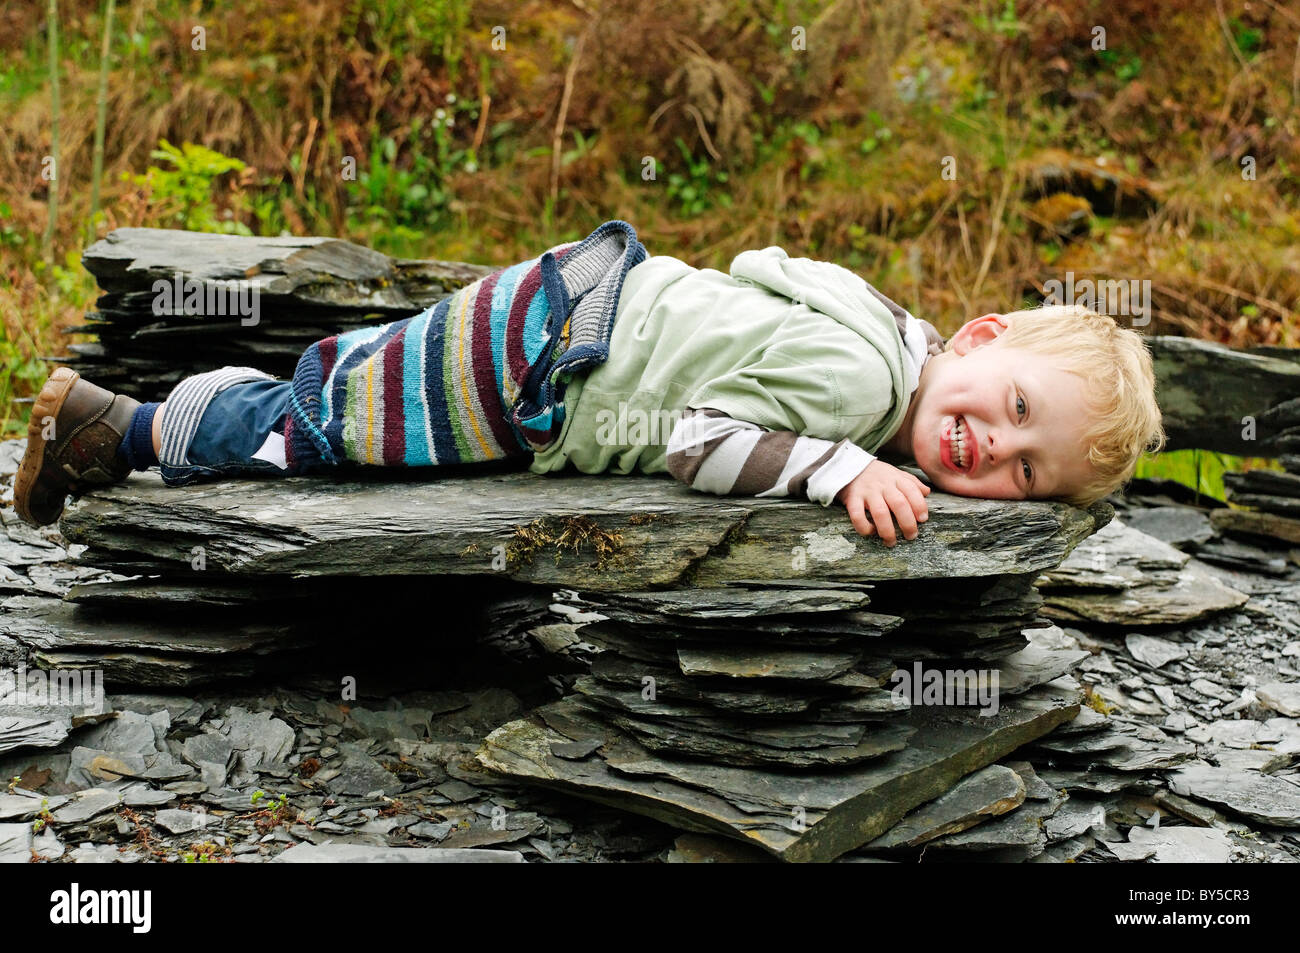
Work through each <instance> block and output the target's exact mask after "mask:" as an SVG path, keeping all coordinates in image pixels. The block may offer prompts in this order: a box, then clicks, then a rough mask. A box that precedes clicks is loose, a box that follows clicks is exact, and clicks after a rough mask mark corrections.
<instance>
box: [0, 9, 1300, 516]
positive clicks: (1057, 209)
mask: <svg viewBox="0 0 1300 953" xmlns="http://www.w3.org/2000/svg"><path fill="white" fill-rule="evenodd" d="M104 8H105V3H104V2H103V0H58V2H57V11H58V12H57V16H58V20H57V22H58V43H59V47H58V52H57V56H56V57H55V62H56V63H57V79H58V94H57V96H58V99H57V102H58V115H59V125H58V150H59V175H58V178H57V189H58V217H57V221H56V222H55V227H54V229H53V231H52V233H51V234H50V235H49V241H48V247H44V246H43V241H42V239H43V237H44V234H45V232H46V225H47V221H48V215H49V204H50V203H49V200H50V197H51V195H50V189H51V182H49V181H48V180H47V179H46V178H45V177H43V176H42V170H43V168H44V165H43V160H44V158H45V157H46V156H49V155H51V154H52V149H53V129H52V122H51V117H52V111H53V105H54V102H55V99H54V96H55V93H54V84H53V83H52V77H51V69H50V57H49V52H48V48H47V47H48V43H47V41H48V32H47V31H48V28H49V22H50V21H49V16H48V13H47V11H48V6H47V0H10V2H8V3H6V4H5V6H4V7H3V9H0V108H3V112H4V118H3V120H2V121H0V321H2V323H3V336H0V426H2V428H3V430H6V431H15V430H21V428H22V426H23V422H24V416H25V413H26V411H25V409H24V408H25V406H26V405H25V404H23V403H22V399H23V398H25V397H28V398H29V397H30V395H31V394H32V392H33V390H34V389H36V388H38V387H39V385H40V383H41V381H42V380H43V379H44V376H45V373H46V367H47V364H46V362H44V361H43V360H42V358H44V357H50V356H56V355H58V354H59V353H60V351H61V350H62V349H63V347H64V346H65V343H66V342H67V341H68V340H69V338H68V336H67V335H66V334H64V333H63V331H64V329H65V328H68V327H71V326H74V325H76V324H79V323H80V319H81V316H82V315H83V314H84V312H85V311H86V310H87V309H89V308H91V307H92V306H93V301H94V297H95V287H94V282H93V280H91V278H90V277H89V275H88V274H87V273H86V272H85V271H84V270H83V269H82V268H81V266H80V264H79V256H80V253H81V251H82V249H83V248H84V247H85V246H86V244H87V243H88V241H90V240H92V238H93V237H96V236H99V237H102V236H103V235H104V234H106V232H107V231H108V230H110V229H112V228H115V227H118V226H124V225H153V226H168V227H185V228H195V229H204V230H219V231H231V232H238V233H242V234H272V235H273V234H282V233H289V234H295V235H305V234H331V235H339V236H343V237H347V238H350V239H352V240H354V241H357V242H360V243H363V244H367V245H370V246H373V247H375V248H378V249H380V250H382V251H385V252H388V253H390V254H396V255H403V256H411V257H437V258H450V259H463V260H470V261H476V262H483V263H491V264H498V265H505V264H510V263H513V262H515V261H518V260H522V259H524V258H527V257H531V256H532V255H534V254H536V253H537V251H538V250H539V249H541V248H545V247H547V246H549V245H552V244H555V243H556V242H559V241H566V240H572V239H576V238H580V237H582V236H584V235H586V234H587V233H588V232H589V231H590V230H591V229H592V228H593V227H594V226H595V225H597V224H599V223H600V222H601V221H604V220H605V219H607V218H622V219H625V220H627V221H630V222H632V223H633V224H634V225H635V226H636V227H637V230H638V234H639V235H640V237H641V238H642V240H643V241H644V242H645V244H646V245H647V247H648V248H649V249H650V250H651V252H652V253H655V254H670V255H674V256H676V257H679V258H682V259H684V260H686V261H688V262H690V263H691V264H694V265H697V266H701V267H706V266H707V267H713V268H719V269H721V270H724V271H725V270H727V267H728V264H729V262H730V260H731V258H732V256H734V255H735V254H736V253H738V252H739V251H742V250H744V249H746V248H753V247H763V246H765V245H768V244H779V245H782V246H783V247H785V248H786V249H787V250H788V251H789V252H790V253H791V254H792V255H806V256H810V257H816V258H823V259H827V260H832V261H836V262H839V263H841V264H843V265H845V266H846V267H849V268H852V269H854V270H856V271H858V272H859V273H860V274H861V275H862V276H863V277H865V278H866V279H867V280H868V281H871V282H872V283H873V284H875V285H877V286H878V287H879V288H881V290H883V291H884V292H885V293H886V294H889V295H891V296H893V297H895V298H896V299H898V300H899V301H900V302H901V303H903V304H905V306H907V307H909V308H910V309H911V310H912V311H913V312H914V313H915V314H917V315H918V316H921V317H925V318H927V319H929V320H931V321H933V322H934V323H935V324H936V325H937V326H938V327H939V329H940V330H941V331H943V332H944V333H945V334H947V333H951V332H952V331H953V330H955V328H957V327H958V326H959V325H960V324H961V323H962V322H964V321H965V320H967V319H968V318H970V317H974V316H978V315H980V314H984V313H987V312H990V311H1005V310H1011V309H1014V308H1017V307H1021V306H1023V305H1025V304H1029V303H1034V302H1036V301H1037V300H1039V299H1040V298H1041V290H1042V287H1043V282H1044V281H1045V280H1047V279H1049V278H1052V277H1060V276H1061V275H1062V273H1063V272H1065V271H1066V270H1073V271H1074V272H1075V274H1076V275H1077V276H1090V277H1096V278H1108V277H1113V278H1149V279H1151V281H1152V288H1153V305H1154V319H1153V321H1152V324H1151V325H1150V327H1149V328H1148V330H1150V331H1153V332H1155V333H1179V334H1188V335H1194V336H1199V337H1203V338H1207V339H1210V340H1215V341H1220V342H1223V343H1226V344H1230V345H1233V346H1249V345H1257V344H1271V345H1282V346H1296V345H1297V343H1300V342H1298V340H1297V320H1296V311H1297V303H1298V302H1300V267H1298V266H1300V261H1298V260H1297V259H1298V258H1300V253H1298V252H1297V244H1296V237H1297V231H1298V230H1300V220H1298V219H1297V215H1296V202H1295V199H1296V195H1297V191H1298V189H1300V151H1298V148H1297V144H1298V141H1300V140H1298V139H1297V132H1298V128H1297V127H1298V125H1300V114H1298V113H1297V110H1296V105H1297V100H1298V99H1300V10H1297V9H1296V8H1295V7H1294V5H1292V4H1287V3H1283V2H1275V0H1249V2H1247V0H1106V2H1101V0H1098V2H1090V0H1080V2H1066V0H1055V2H1053V0H1040V2H1030V0H1020V2H1015V0H997V2H993V0H976V2H963V3H950V2H940V0H879V2H872V3H869V2H861V0H826V2H809V0H694V2H668V0H635V2H634V0H568V2H560V0H548V2H541V0H523V2H511V0H474V2H471V0H461V2H454V0H420V2H413V3H409V4H408V3H403V2H399V0H282V2H279V3H274V4H268V3H265V2H264V0H225V2H204V0H122V2H120V3H119V4H118V5H117V10H116V16H115V18H114V20H113V24H112V29H111V31H110V32H109V44H108V48H109V50H110V56H109V59H108V61H107V87H106V89H107V101H106V110H105V111H106V116H107V123H106V128H105V137H104V145H103V172H102V176H101V177H100V200H99V201H100V210H99V212H98V213H97V215H96V216H95V217H94V219H93V220H92V218H91V194H92V188H91V183H92V178H93V172H92V170H93V168H94V162H93V151H94V130H95V115H96V94H97V87H98V81H99V75H100V69H101V65H102V63H101V53H100V51H101V45H102V43H103V39H104V38H103V34H104V25H105V9H104ZM1098 26H1100V27H1103V28H1104V29H1105V31H1106V37H1105V39H1106V48H1105V49H1104V50H1097V49H1094V36H1095V32H1094V31H1095V28H1096V27H1098ZM196 27H201V28H202V30H203V34H204V36H203V39H204V45H205V46H206V48H205V49H195V48H194V46H195V44H196V41H195V32H194V31H195V28H196ZM794 27H802V28H803V30H804V36H805V37H806V49H794V48H792V29H793V28H794ZM494 35H495V36H496V37H497V40H498V42H497V44H496V46H495V47H494V43H493V39H494ZM502 38H504V40H505V44H504V45H505V48H504V49H501V48H499V47H500V39H502ZM945 156H951V157H952V160H953V162H955V171H956V177H955V179H953V180H945V179H944V178H942V177H941V175H940V172H941V167H942V166H941V164H942V162H943V158H944V157H945ZM1245 159H1249V160H1251V161H1252V162H1253V163H1254V167H1255V172H1254V178H1253V179H1252V178H1249V177H1244V176H1243V164H1242V163H1243V160H1245ZM349 162H351V163H353V164H354V168H355V175H354V176H353V175H349V174H348V170H349ZM1080 162H1082V163H1085V164H1087V167H1088V168H1091V169H1092V170H1093V171H1094V172H1095V173H1097V174H1098V175H1105V176H1110V177H1111V178H1112V180H1113V181H1119V182H1122V183H1124V184H1125V185H1126V186H1128V187H1131V189H1132V190H1133V192H1134V194H1136V195H1137V196H1139V198H1140V199H1141V201H1139V202H1137V203H1136V204H1135V203H1124V202H1110V201H1106V200H1105V197H1104V196H1103V197H1102V198H1101V199H1100V200H1099V199H1098V198H1097V196H1096V195H1089V194H1088V193H1087V190H1086V189H1083V188H1079V189H1075V190H1073V191H1075V192H1078V193H1080V194H1077V195H1075V196H1073V198H1066V199H1063V198H1062V197H1060V196H1058V197H1057V198H1056V199H1055V200H1047V201H1044V200H1043V198H1042V195H1041V193H1040V192H1039V191H1036V190H1035V189H1034V188H1033V185H1034V183H1036V182H1039V181H1041V180H1042V177H1043V175H1044V174H1045V172H1044V170H1046V169H1050V168H1052V167H1057V168H1062V167H1066V168H1068V167H1070V165H1071V163H1080ZM646 169H653V170H654V178H653V179H647V178H646V177H645V176H644V174H643V173H644V171H645V170H646ZM1085 178H1086V176H1085ZM1094 180H1095V176H1094ZM1200 456H1201V457H1202V458H1205V457H1207V456H1208V455H1204V454H1202V455H1200ZM1236 465H1239V462H1238V461H1230V460H1225V459H1223V458H1217V457H1216V458H1214V460H1213V466H1212V467H1211V468H1210V470H1209V471H1206V469H1205V467H1204V466H1203V465H1202V464H1201V462H1199V461H1198V462H1193V463H1191V464H1190V465H1189V464H1188V462H1187V461H1186V460H1177V459H1175V460H1173V461H1170V462H1165V463H1159V464H1150V465H1147V466H1146V471H1147V472H1154V470H1153V468H1157V469H1158V468H1164V469H1165V470H1167V471H1168V472H1171V473H1173V472H1175V471H1179V470H1181V471H1183V472H1182V478H1183V479H1187V480H1189V482H1193V483H1196V482H1198V481H1200V480H1203V479H1206V480H1208V482H1207V484H1206V485H1207V486H1208V487H1211V492H1213V487H1214V485H1215V476H1214V473H1215V471H1216V469H1221V468H1222V467H1223V466H1236ZM1171 468H1172V469H1171ZM1207 473H1208V476H1207ZM1198 474H1199V475H1198Z"/></svg>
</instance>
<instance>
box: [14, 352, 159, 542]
mask: <svg viewBox="0 0 1300 953" xmlns="http://www.w3.org/2000/svg"><path fill="white" fill-rule="evenodd" d="M139 406H140V402H139V401H138V400H132V399H131V398H130V397H126V396H125V395H122V394H114V393H112V392H111V391H107V390H104V388H102V387H96V386H95V385H94V384H92V383H90V381H83V380H82V379H81V375H80V374H78V373H77V372H76V371H74V370H72V369H71V368H69V367H60V368H58V369H57V370H56V371H55V372H54V373H53V374H51V375H50V377H49V380H47V381H46V382H45V386H44V387H42V388H41V392H40V394H38V395H37V397H36V402H35V404H33V405H32V419H31V421H30V422H29V423H28V425H27V452H26V453H25V454H24V455H23V462H22V463H21V464H20V465H19V467H18V475H17V477H16V478H15V479H14V509H15V510H17V511H18V515H19V516H20V517H21V518H22V519H23V520H25V521H26V522H28V523H31V524H32V525H33V526H45V525H47V524H49V523H53V522H54V521H56V520H57V519H58V518H59V516H60V515H62V513H63V504H64V501H65V500H66V498H67V496H68V494H69V493H72V494H81V493H85V492H86V491H87V490H89V489H90V488H91V487H96V486H107V485H108V484H110V483H117V482H119V481H120V480H123V479H125V478H126V476H127V474H128V473H130V472H131V468H130V467H129V466H127V465H126V464H125V463H123V462H122V461H120V460H119V459H118V456H117V448H118V445H119V444H121V442H122V438H123V437H124V436H126V431H127V429H128V428H129V427H130V426H131V417H132V416H133V415H134V414H135V409H136V408H137V407H139ZM47 436H48V437H49V439H48V440H47V439H46V437H47Z"/></svg>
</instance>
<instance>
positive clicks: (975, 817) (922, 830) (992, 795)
mask: <svg viewBox="0 0 1300 953" xmlns="http://www.w3.org/2000/svg"><path fill="white" fill-rule="evenodd" d="M1024 800H1025V782H1024V781H1022V780H1021V778H1020V775H1018V774H1016V772H1015V771H1013V770H1011V769H1010V768H1008V767H1007V766H1006V765H1002V764H991V765H989V766H988V767H987V768H982V769H980V770H979V771H976V772H975V773H974V774H971V775H969V776H967V777H965V778H963V779H962V780H961V781H959V782H958V783H957V785H956V786H955V787H954V788H953V789H952V790H951V791H949V792H948V793H947V794H945V795H943V796H942V797H939V798H936V799H935V800H933V801H931V802H930V803H929V804H926V805H924V806H922V807H919V808H917V809H916V810H915V811H912V812H911V813H909V814H908V815H907V816H906V817H905V818H903V819H902V820H901V821H900V822H899V823H897V824H895V825H894V826H893V827H891V828H890V829H889V830H888V832H886V833H885V834H884V835H883V836H881V837H877V838H876V839H875V840H873V841H871V842H870V843H869V844H867V845H866V846H865V849H868V850H878V849H883V848H889V847H917V846H919V845H921V844H924V843H925V842H926V841H929V840H933V839H934V838H936V837H940V836H942V835H944V834H955V833H957V832H958V831H964V830H966V829H967V828H968V827H974V826H975V825H976V824H978V823H980V822H981V821H984V820H986V819H988V818H990V817H995V816H997V815H999V814H1005V813H1006V812H1007V811H1010V810H1013V809H1015V808H1017V807H1019V806H1020V805H1021V804H1022V803H1023V802H1024Z"/></svg>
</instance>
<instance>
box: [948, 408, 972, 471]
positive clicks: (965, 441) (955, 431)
mask: <svg viewBox="0 0 1300 953" xmlns="http://www.w3.org/2000/svg"><path fill="white" fill-rule="evenodd" d="M939 456H940V458H941V459H942V460H943V463H944V464H945V465H946V466H947V467H949V468H950V469H952V470H955V471H957V472H958V473H969V472H970V471H971V470H972V469H974V466H975V460H976V457H977V454H976V451H975V439H974V436H973V435H972V433H971V430H970V426H969V425H968V424H967V423H966V418H964V417H962V416H961V415H960V414H959V415H957V416H956V417H953V418H952V419H951V420H949V421H947V422H946V423H945V424H944V427H943V430H942V431H941V432H940V434H939Z"/></svg>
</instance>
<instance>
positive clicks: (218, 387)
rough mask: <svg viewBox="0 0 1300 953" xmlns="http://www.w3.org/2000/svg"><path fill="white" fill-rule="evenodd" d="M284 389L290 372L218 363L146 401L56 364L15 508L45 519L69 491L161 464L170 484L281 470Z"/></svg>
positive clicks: (27, 517)
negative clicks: (159, 398) (281, 377)
mask: <svg viewBox="0 0 1300 953" xmlns="http://www.w3.org/2000/svg"><path fill="white" fill-rule="evenodd" d="M288 392H289V382H288V381H275V380H273V379H271V378H270V377H269V375H267V374H264V373H262V372H261V371H256V370H253V369H252V368H222V369H221V370H219V371H211V372H209V373H207V374H199V375H197V376H195V377H190V378H186V379H185V380H183V381H182V382H181V383H180V384H178V385H177V386H176V388H175V389H174V390H173V391H172V392H171V394H170V395H169V396H168V399H167V401H166V402H165V404H163V405H160V404H156V403H145V404H141V403H140V402H139V401H136V400H133V399H132V398H130V397H127V396H125V395H123V394H114V393H112V392H111V391H107V390H105V389H104V388H102V387H98V386H96V385H94V384H92V383H90V382H89V381H86V380H82V379H81V377H80V375H79V374H77V372H76V371H73V370H72V369H70V368H66V367H61V368H58V369H57V370H55V372H54V373H53V374H51V375H50V377H49V379H48V380H47V381H46V382H45V385H44V386H43V387H42V388H41V392H40V394H39V395H38V396H37V398H36V401H35V403H34V405H33V408H32V417H31V421H30V422H29V424H28V429H27V450H26V453H25V454H24V456H23V460H22V463H21V464H20V465H19V468H18V473H17V476H16V478H15V481H14V508H15V510H16V511H17V512H18V515H19V517H20V518H22V519H23V520H24V521H26V522H28V523H31V524H32V525H34V526H44V525H47V524H49V523H53V522H55V521H56V520H58V518H59V516H60V515H62V513H63V507H64V503H65V500H66V498H67V496H68V495H69V494H81V493H84V492H86V491H87V490H89V489H92V488H94V487H96V486H107V485H109V484H112V483H117V482H119V481H121V480H124V479H125V478H126V477H127V475H128V474H130V473H131V471H132V470H146V469H148V468H150V467H151V466H158V465H161V468H162V471H163V480H164V482H165V483H167V484H168V485H170V486H181V485H184V484H186V483H192V482H195V481H196V480H201V479H212V478H219V477H221V476H225V475H242V474H247V473H268V474H276V473H284V472H286V471H285V467H284V459H283V446H284V441H283V432H284V423H283V421H284V415H285V413H286V412H287V404H288ZM164 406H165V408H166V409H165V411H163V410H162V408H163V407H164ZM160 411H161V412H160ZM277 434H278V435H279V438H280V439H279V442H278V447H277V441H276V435H277ZM277 451H278V452H277Z"/></svg>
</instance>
